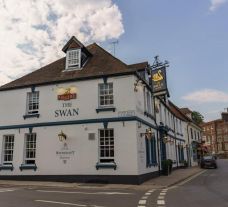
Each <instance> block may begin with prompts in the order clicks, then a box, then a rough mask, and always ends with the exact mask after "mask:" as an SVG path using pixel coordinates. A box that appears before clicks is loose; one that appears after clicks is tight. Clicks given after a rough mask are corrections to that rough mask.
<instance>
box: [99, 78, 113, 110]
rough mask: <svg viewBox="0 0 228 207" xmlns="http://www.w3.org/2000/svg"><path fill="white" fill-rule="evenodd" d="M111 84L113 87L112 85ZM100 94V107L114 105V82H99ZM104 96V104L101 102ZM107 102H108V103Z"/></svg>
mask: <svg viewBox="0 0 228 207" xmlns="http://www.w3.org/2000/svg"><path fill="white" fill-rule="evenodd" d="M110 85H111V86H112V87H110ZM102 86H103V89H102V88H101V87H102ZM111 91H112V92H111ZM98 95H99V98H98V101H99V103H98V104H99V108H105V107H113V105H114V90H113V83H112V82H110V83H99V84H98ZM102 97H103V102H104V103H103V104H101V102H102V100H101V99H102ZM108 97H109V98H108ZM110 97H111V98H110ZM105 102H107V104H106V103H105ZM111 102H112V103H111Z"/></svg>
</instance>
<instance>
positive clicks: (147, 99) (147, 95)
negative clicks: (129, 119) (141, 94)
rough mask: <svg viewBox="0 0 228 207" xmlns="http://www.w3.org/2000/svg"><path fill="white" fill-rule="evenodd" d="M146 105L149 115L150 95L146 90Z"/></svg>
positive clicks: (150, 107)
mask: <svg viewBox="0 0 228 207" xmlns="http://www.w3.org/2000/svg"><path fill="white" fill-rule="evenodd" d="M146 105H147V112H148V113H149V114H151V113H152V105H151V95H150V92H149V91H148V90H147V92H146Z"/></svg>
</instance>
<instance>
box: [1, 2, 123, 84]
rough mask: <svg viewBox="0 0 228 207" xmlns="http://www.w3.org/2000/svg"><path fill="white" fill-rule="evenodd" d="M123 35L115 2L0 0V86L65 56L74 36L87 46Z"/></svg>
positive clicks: (120, 17) (119, 13)
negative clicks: (64, 51)
mask: <svg viewBox="0 0 228 207" xmlns="http://www.w3.org/2000/svg"><path fill="white" fill-rule="evenodd" d="M123 32H124V28H123V23H122V15H121V12H120V10H119V8H118V7H117V5H115V4H114V3H113V2H112V0H99V1H97V0H83V1H82V0H42V1H40V0H20V1H18V0H0V84H3V83H6V82H7V81H9V80H11V79H14V78H17V77H19V76H21V75H24V74H26V73H28V72H29V71H31V70H33V69H38V68H39V67H41V66H43V65H46V64H48V63H50V62H51V61H54V60H56V59H57V58H59V57H61V56H63V53H62V52H61V49H62V47H63V46H64V44H65V43H66V41H67V40H68V39H69V38H70V37H71V36H73V35H74V36H76V37H77V38H78V39H79V40H80V41H82V42H83V43H86V44H87V43H90V42H92V41H95V42H101V41H105V40H107V39H112V38H118V37H119V36H120V35H121V34H122V33H123Z"/></svg>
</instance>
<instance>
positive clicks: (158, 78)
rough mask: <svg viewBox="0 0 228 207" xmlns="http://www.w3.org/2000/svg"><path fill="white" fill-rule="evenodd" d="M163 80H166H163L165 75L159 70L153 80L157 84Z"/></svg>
mask: <svg viewBox="0 0 228 207" xmlns="http://www.w3.org/2000/svg"><path fill="white" fill-rule="evenodd" d="M163 79H164V78H163V75H162V72H161V70H159V71H158V72H157V73H155V74H154V75H153V77H152V80H153V81H155V82H157V81H161V80H163Z"/></svg>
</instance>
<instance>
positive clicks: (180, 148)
mask: <svg viewBox="0 0 228 207" xmlns="http://www.w3.org/2000/svg"><path fill="white" fill-rule="evenodd" d="M178 157H179V163H181V162H183V161H184V148H183V146H182V145H178Z"/></svg>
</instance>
